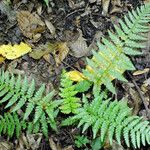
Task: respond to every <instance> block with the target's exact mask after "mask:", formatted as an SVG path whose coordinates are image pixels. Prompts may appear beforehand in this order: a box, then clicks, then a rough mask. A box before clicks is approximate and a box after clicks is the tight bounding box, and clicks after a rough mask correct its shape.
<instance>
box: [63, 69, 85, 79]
mask: <svg viewBox="0 0 150 150" xmlns="http://www.w3.org/2000/svg"><path fill="white" fill-rule="evenodd" d="M66 75H67V76H68V77H69V78H70V80H72V81H77V82H80V81H83V80H85V79H86V77H85V76H84V75H83V74H82V73H81V72H79V71H69V72H67V73H66Z"/></svg>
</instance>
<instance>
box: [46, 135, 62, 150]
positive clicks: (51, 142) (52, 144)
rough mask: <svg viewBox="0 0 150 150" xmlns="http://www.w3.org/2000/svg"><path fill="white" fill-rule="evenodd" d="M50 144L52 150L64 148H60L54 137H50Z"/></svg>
mask: <svg viewBox="0 0 150 150" xmlns="http://www.w3.org/2000/svg"><path fill="white" fill-rule="evenodd" d="M49 145H50V148H51V149H52V150H62V149H61V148H60V146H59V144H56V143H55V142H54V141H53V139H52V137H50V138H49Z"/></svg>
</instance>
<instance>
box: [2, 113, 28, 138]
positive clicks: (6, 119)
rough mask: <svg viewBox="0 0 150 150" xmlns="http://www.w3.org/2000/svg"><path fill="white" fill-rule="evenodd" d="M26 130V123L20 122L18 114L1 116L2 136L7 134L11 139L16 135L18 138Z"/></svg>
mask: <svg viewBox="0 0 150 150" xmlns="http://www.w3.org/2000/svg"><path fill="white" fill-rule="evenodd" d="M25 128H26V122H25V121H23V120H21V121H20V119H19V116H18V115H17V114H16V113H13V114H10V113H5V114H4V116H0V134H5V135H7V136H8V137H10V138H11V137H13V136H14V135H15V136H16V137H17V138H18V137H19V136H20V134H21V131H22V130H23V129H25Z"/></svg>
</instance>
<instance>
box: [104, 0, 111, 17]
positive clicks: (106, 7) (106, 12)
mask: <svg viewBox="0 0 150 150" xmlns="http://www.w3.org/2000/svg"><path fill="white" fill-rule="evenodd" d="M109 5H110V0H102V7H103V14H104V15H106V14H108V9H109Z"/></svg>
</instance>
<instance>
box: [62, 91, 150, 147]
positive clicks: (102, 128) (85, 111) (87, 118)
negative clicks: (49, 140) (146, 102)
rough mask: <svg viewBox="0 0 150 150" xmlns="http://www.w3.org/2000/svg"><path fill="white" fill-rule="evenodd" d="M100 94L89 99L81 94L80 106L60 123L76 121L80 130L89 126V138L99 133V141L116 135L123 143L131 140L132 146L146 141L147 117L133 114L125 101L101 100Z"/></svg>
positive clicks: (149, 140)
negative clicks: (90, 132) (145, 118)
mask: <svg viewBox="0 0 150 150" xmlns="http://www.w3.org/2000/svg"><path fill="white" fill-rule="evenodd" d="M103 97H104V94H103V93H102V94H100V95H99V96H97V97H95V99H94V100H92V102H91V103H89V102H88V100H87V98H86V97H85V96H83V99H82V101H83V103H84V105H83V107H81V108H79V109H77V111H76V114H75V115H74V116H72V117H70V118H68V119H66V120H64V121H63V122H62V125H63V126H66V125H71V124H74V123H76V122H78V127H80V126H83V130H82V133H84V132H85V130H87V129H88V128H90V127H91V129H92V131H93V138H94V139H95V138H96V136H97V134H100V139H101V142H104V141H105V140H106V138H108V139H109V141H110V144H112V141H113V139H116V140H117V142H118V143H119V144H121V138H122V137H123V138H124V140H125V143H126V144H127V146H128V147H130V145H131V143H132V144H133V146H134V147H135V148H137V147H138V148H140V145H141V143H142V144H143V145H145V144H146V142H147V143H148V144H150V126H149V122H148V121H144V120H142V117H138V116H133V115H132V111H131V109H130V108H129V107H128V106H127V103H126V101H119V102H118V101H117V100H115V101H113V102H110V99H107V100H104V99H103Z"/></svg>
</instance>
